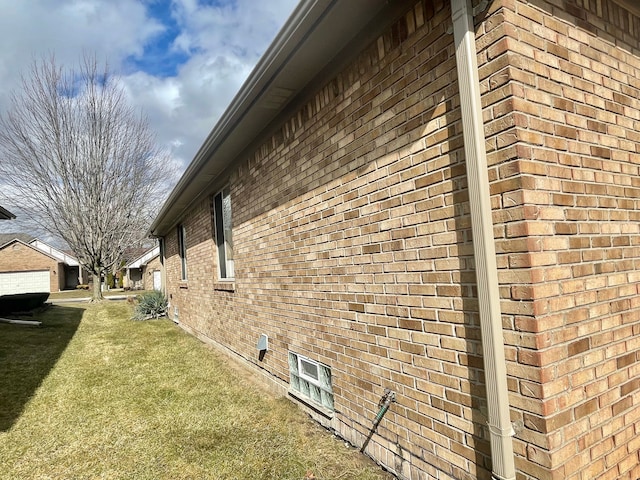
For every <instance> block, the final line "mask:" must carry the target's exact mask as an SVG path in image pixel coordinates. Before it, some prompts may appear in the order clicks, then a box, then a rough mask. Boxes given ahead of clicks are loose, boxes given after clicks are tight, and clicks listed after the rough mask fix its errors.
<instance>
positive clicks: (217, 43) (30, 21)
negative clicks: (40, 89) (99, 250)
mask: <svg viewBox="0 0 640 480" xmlns="http://www.w3.org/2000/svg"><path fill="white" fill-rule="evenodd" d="M161 2H170V8H169V9H164V10H168V11H170V12H171V15H172V18H171V19H167V18H164V19H163V18H153V17H152V15H153V13H152V11H151V7H157V6H158V5H164V6H167V4H166V3H161ZM296 3H297V0H270V1H268V2H261V1H255V0H233V1H232V0H216V1H215V2H213V3H212V2H211V1H210V0H56V1H51V0H29V1H16V0H0V12H2V15H0V40H1V42H2V45H3V48H2V49H0V114H1V115H4V113H5V112H6V109H7V107H8V104H9V94H10V92H11V90H14V89H18V88H19V87H20V75H21V74H23V73H24V74H28V72H29V68H30V66H31V64H32V63H33V61H34V60H36V59H39V58H42V57H47V56H49V55H51V54H54V55H55V57H56V61H57V62H58V63H59V64H61V65H66V66H72V65H74V64H75V63H77V61H78V59H79V58H80V57H81V56H82V55H83V53H88V54H94V53H95V54H96V56H97V58H98V59H99V60H104V59H107V60H108V61H109V65H110V68H111V70H112V71H113V72H114V73H118V74H121V75H122V81H123V85H124V87H125V89H126V91H127V93H128V96H129V98H130V101H131V103H132V104H133V105H134V106H136V107H140V108H141V109H143V111H144V113H145V114H146V115H147V116H148V118H149V122H150V125H151V127H152V129H153V130H154V131H155V132H156V133H157V136H158V140H159V142H160V143H161V144H162V145H164V146H165V147H166V148H167V149H169V151H170V152H172V159H171V161H172V162H173V163H174V164H175V165H176V168H177V170H179V171H182V170H184V169H185V168H186V166H187V164H188V163H189V162H190V161H191V159H192V158H193V156H194V155H195V153H196V152H197V150H198V148H199V147H200V145H201V144H202V142H203V141H204V139H205V138H206V136H207V135H208V133H209V132H210V131H211V129H212V128H213V126H214V124H215V122H216V121H217V119H218V118H219V117H220V115H221V114H222V112H223V111H224V110H225V109H226V107H227V105H228V104H229V102H230V101H231V99H232V98H233V96H234V95H235V93H236V92H237V91H238V89H239V88H240V86H241V85H242V83H243V82H244V80H245V79H246V78H247V76H248V75H249V73H250V72H251V70H252V68H253V66H254V65H255V63H256V62H257V61H258V59H259V57H260V56H261V55H262V53H263V52H264V51H265V50H266V48H267V46H268V44H269V43H270V42H271V40H272V39H273V38H274V36H275V35H276V33H277V31H278V29H279V28H280V26H281V25H282V24H283V23H284V21H285V20H286V18H287V16H288V15H289V14H290V12H291V11H292V10H293V8H294V7H295V4H296ZM176 28H177V32H176V36H175V39H174V41H173V42H172V43H169V44H167V45H166V48H167V49H168V51H169V53H171V52H173V53H174V54H175V53H176V52H177V53H180V54H181V58H180V56H177V57H176V56H175V55H174V56H171V55H166V57H163V56H162V53H160V54H158V51H157V49H156V50H155V51H154V55H153V56H152V57H148V58H149V59H151V58H153V60H152V61H153V62H158V61H166V62H173V61H175V58H180V59H181V61H182V62H183V63H182V64H180V65H178V67H177V69H176V68H174V67H175V65H173V64H171V65H169V67H172V68H169V69H168V70H169V71H172V72H175V75H173V74H172V76H162V74H153V73H149V72H150V71H151V72H153V71H155V70H153V69H147V71H142V70H140V69H138V70H136V62H135V61H133V62H132V61H131V59H132V58H133V59H134V60H135V59H143V60H145V57H144V54H145V51H148V50H146V49H147V47H149V46H150V45H153V42H154V41H156V40H158V39H159V38H160V37H162V35H163V33H165V32H169V31H172V30H173V29H176ZM165 40H166V39H165ZM163 58H164V59H165V60H163ZM141 63H144V62H141ZM158 71H165V70H163V69H162V68H160V69H158ZM0 161H2V159H0ZM176 180H177V178H176ZM0 183H1V182H0ZM0 205H2V206H3V207H5V208H8V209H9V210H10V211H12V212H13V213H16V214H18V215H20V213H21V210H20V207H19V205H15V204H14V202H13V201H12V195H11V194H10V192H7V191H6V189H3V188H1V185H0ZM28 225H29V221H28V219H27V218H24V216H22V218H20V219H19V220H17V221H15V220H14V221H5V222H0V231H11V230H16V229H21V230H24V231H29V230H30V229H29V228H26V226H28ZM32 227H33V226H32ZM31 231H34V229H33V228H31ZM34 233H36V232H34ZM38 233H39V232H38Z"/></svg>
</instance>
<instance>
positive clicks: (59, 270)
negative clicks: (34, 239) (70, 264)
mask: <svg viewBox="0 0 640 480" xmlns="http://www.w3.org/2000/svg"><path fill="white" fill-rule="evenodd" d="M33 270H49V272H50V273H49V278H50V282H51V285H50V286H51V291H52V292H59V291H60V289H61V288H62V287H64V265H63V264H61V263H58V262H57V260H54V259H52V258H51V257H48V256H46V255H44V254H43V253H40V252H39V251H37V250H36V249H34V248H32V247H30V246H28V245H25V244H23V243H20V242H12V243H9V244H7V245H6V246H5V247H4V248H2V249H0V272H26V271H33Z"/></svg>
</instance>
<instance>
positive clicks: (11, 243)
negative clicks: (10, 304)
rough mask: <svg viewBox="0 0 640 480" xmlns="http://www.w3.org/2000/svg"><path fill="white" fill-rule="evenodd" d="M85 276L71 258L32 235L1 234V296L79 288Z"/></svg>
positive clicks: (76, 262) (75, 261)
mask: <svg viewBox="0 0 640 480" xmlns="http://www.w3.org/2000/svg"><path fill="white" fill-rule="evenodd" d="M82 275H83V271H82V269H81V268H80V266H79V264H78V261H77V260H76V259H75V258H74V257H72V256H71V255H69V254H67V253H64V252H62V251H61V250H58V249H56V248H54V247H52V246H50V245H48V244H46V243H44V242H42V241H40V240H38V239H36V238H34V237H32V236H30V235H25V234H11V233H10V234H0V295H9V294H19V293H35V292H58V291H60V290H64V289H67V288H75V287H76V286H77V285H78V284H79V283H83V277H82ZM84 275H86V273H85V274H84Z"/></svg>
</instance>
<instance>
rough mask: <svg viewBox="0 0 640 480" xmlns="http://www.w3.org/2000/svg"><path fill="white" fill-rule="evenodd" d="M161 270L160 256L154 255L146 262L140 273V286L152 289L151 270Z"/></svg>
mask: <svg viewBox="0 0 640 480" xmlns="http://www.w3.org/2000/svg"><path fill="white" fill-rule="evenodd" d="M161 270H162V265H161V263H160V257H156V258H154V259H152V260H151V261H150V262H149V263H147V264H146V265H145V267H144V269H143V273H142V284H143V285H142V288H144V289H145V290H153V272H155V271H161Z"/></svg>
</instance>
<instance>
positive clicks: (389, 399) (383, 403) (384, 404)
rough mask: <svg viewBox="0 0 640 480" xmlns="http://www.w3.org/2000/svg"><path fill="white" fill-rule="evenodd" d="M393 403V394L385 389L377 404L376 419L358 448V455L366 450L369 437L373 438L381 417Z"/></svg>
mask: <svg viewBox="0 0 640 480" xmlns="http://www.w3.org/2000/svg"><path fill="white" fill-rule="evenodd" d="M395 401H396V394H395V392H392V391H391V390H389V389H388V388H385V389H384V395H382V398H381V399H380V401H379V402H378V408H379V409H380V410H378V414H377V415H376V418H375V419H374V420H373V426H372V427H371V431H370V432H369V436H368V437H367V439H366V440H365V441H364V443H363V444H362V447H361V448H360V453H362V452H364V449H365V448H367V445H369V441H370V440H371V437H373V434H374V433H375V432H376V430H377V428H378V425H380V421H381V420H382V417H384V414H385V413H387V410H389V407H390V406H391V404H392V403H393V402H395Z"/></svg>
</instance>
